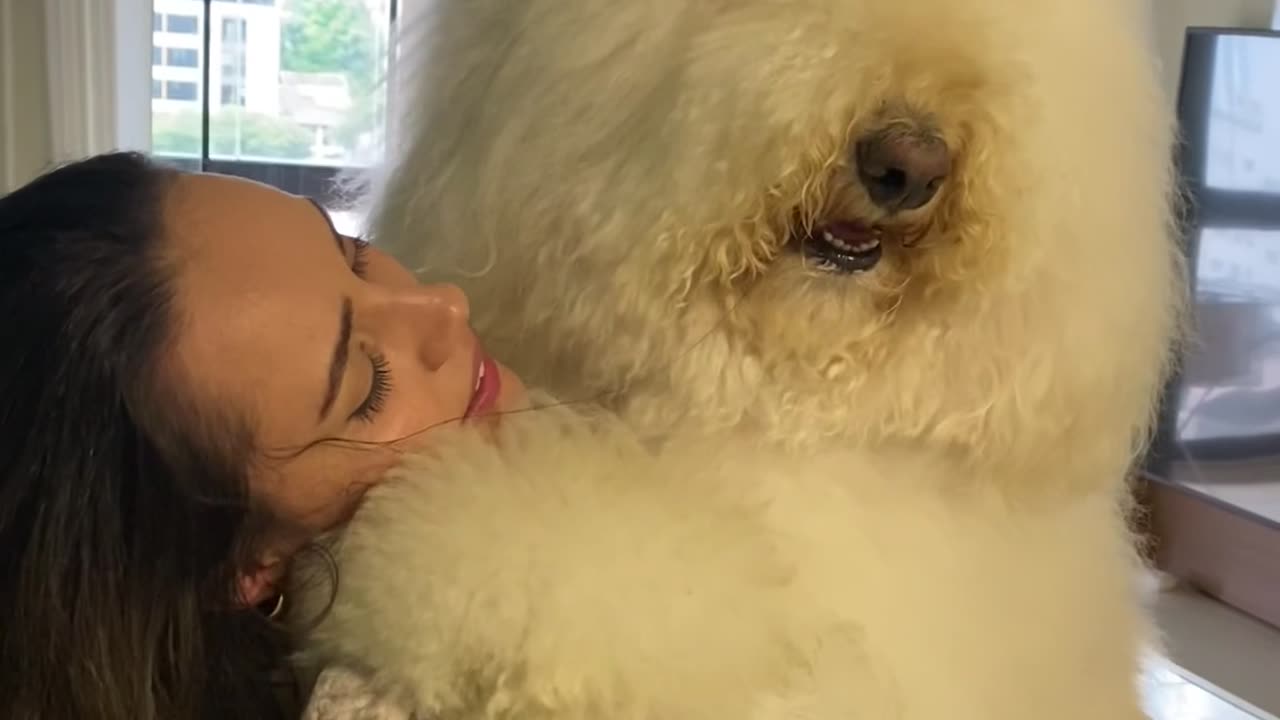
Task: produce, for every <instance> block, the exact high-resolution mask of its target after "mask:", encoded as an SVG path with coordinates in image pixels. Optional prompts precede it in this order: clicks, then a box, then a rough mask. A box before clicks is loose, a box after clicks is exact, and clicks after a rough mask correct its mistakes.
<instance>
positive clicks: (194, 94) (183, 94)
mask: <svg viewBox="0 0 1280 720" xmlns="http://www.w3.org/2000/svg"><path fill="white" fill-rule="evenodd" d="M164 96H165V97H166V98H168V99H170V100H182V101H192V102H195V101H196V100H199V99H200V86H199V85H197V84H196V83H193V82H174V81H169V82H166V83H165V84H164Z"/></svg>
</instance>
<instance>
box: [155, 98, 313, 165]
mask: <svg viewBox="0 0 1280 720" xmlns="http://www.w3.org/2000/svg"><path fill="white" fill-rule="evenodd" d="M237 140H238V142H237ZM311 141H312V137H311V133H310V132H308V131H307V129H306V128H304V127H301V126H300V125H298V124H297V123H294V122H292V121H289V120H286V119H284V118H279V117H273V116H271V115H261V114H257V113H250V112H244V111H241V110H223V111H220V112H215V113H214V114H213V115H212V116H211V117H210V118H209V154H210V155H213V156H222V157H231V156H237V155H239V156H249V157H261V158H272V159H279V160H305V159H306V158H308V157H310V155H311ZM151 146H152V149H153V150H154V151H155V152H156V153H158V154H161V155H165V154H168V155H188V156H189V155H199V154H200V113H199V112H197V111H182V112H176V113H157V114H156V115H155V116H154V118H153V121H152V129H151Z"/></svg>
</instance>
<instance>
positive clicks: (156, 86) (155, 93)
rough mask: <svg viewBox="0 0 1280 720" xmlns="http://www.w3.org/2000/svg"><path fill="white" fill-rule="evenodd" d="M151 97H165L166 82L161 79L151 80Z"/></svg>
mask: <svg viewBox="0 0 1280 720" xmlns="http://www.w3.org/2000/svg"><path fill="white" fill-rule="evenodd" d="M151 97H152V99H155V98H160V97H164V83H162V82H160V81H159V80H152V81H151Z"/></svg>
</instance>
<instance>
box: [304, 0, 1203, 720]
mask: <svg viewBox="0 0 1280 720" xmlns="http://www.w3.org/2000/svg"><path fill="white" fill-rule="evenodd" d="M1147 5H1148V4H1147V3H1145V2H1142V1H1141V0H1076V1H1075V2H1070V3H1064V2H1059V1H1058V0H1023V1H1022V2H1017V3H1010V2H1008V1H1007V0H916V1H915V2H910V3H898V2H889V1H888V0H734V1H733V2H726V1H724V0H711V1H694V0H650V1H649V2H643V3H616V2H605V1H604V0H525V1H524V2H517V3H512V2H500V1H498V0H434V2H432V3H428V4H427V5H426V9H425V13H424V15H423V17H422V18H421V21H422V23H423V25H422V26H421V29H422V30H423V31H424V34H423V35H421V36H420V42H418V43H416V44H415V47H418V48H421V50H422V54H421V55H417V56H410V57H407V59H406V60H405V63H406V64H405V65H403V66H402V67H405V68H407V69H408V71H409V72H407V73H406V74H405V75H404V78H405V79H406V80H408V81H409V82H410V83H411V84H412V85H413V86H414V87H415V88H416V92H415V93H414V94H413V100H412V103H411V104H410V105H409V106H407V107H405V108H403V109H402V112H401V113H400V115H399V117H400V121H401V122H402V123H403V126H402V129H403V136H404V138H405V144H404V146H403V147H401V148H399V149H398V150H397V151H396V152H395V153H393V154H394V156H395V159H394V160H393V161H392V162H391V164H390V167H389V168H388V170H387V172H386V174H385V176H384V177H383V178H382V180H381V181H380V182H379V183H378V185H377V187H376V197H377V205H376V208H375V209H376V213H375V214H376V218H377V222H376V234H375V236H376V240H377V242H379V243H380V244H382V245H384V246H386V247H388V248H390V249H391V250H392V251H393V252H394V253H395V254H396V255H398V256H399V257H400V259H402V260H403V261H405V262H406V263H408V264H409V265H410V266H411V267H413V268H415V269H416V270H417V271H418V272H419V273H420V275H421V276H422V277H423V278H424V279H426V280H431V281H450V282H455V283H458V284H459V285H461V286H462V287H463V288H464V289H465V290H466V291H467V292H468V294H469V295H470V296H471V298H472V300H473V307H474V310H473V322H474V324H475V326H476V328H477V330H478V331H479V333H480V335H481V337H482V339H483V340H484V342H485V344H486V347H487V348H488V349H489V350H490V351H491V352H493V353H494V354H495V355H497V356H499V357H501V358H503V359H504V360H505V361H506V362H508V363H509V364H510V365H511V366H512V367H513V368H514V369H515V370H516V371H517V372H518V373H519V374H521V375H522V376H523V377H524V378H525V379H526V380H528V381H530V382H531V383H532V384H534V385H536V386H538V387H541V388H544V389H546V390H547V391H549V392H550V393H551V394H552V396H554V398H556V399H557V400H558V401H560V402H564V403H568V404H570V405H571V406H574V407H577V408H583V407H585V406H590V407H591V408H592V409H591V410H590V411H587V410H570V409H567V408H561V409H548V410H545V411H544V412H541V413H533V414H531V416H530V417H524V418H508V419H506V420H505V421H504V423H503V426H504V428H503V430H502V432H501V433H500V437H499V440H498V447H497V449H496V450H495V448H494V447H493V446H491V445H486V444H481V443H478V442H472V441H469V440H467V439H466V438H465V437H458V438H456V439H455V440H454V441H453V442H451V443H450V444H449V447H450V449H449V450H448V451H447V452H446V451H443V450H441V451H436V452H433V453H432V454H431V456H430V457H420V458H411V459H409V460H407V461H406V463H405V464H404V465H403V467H401V468H400V469H399V470H397V471H396V473H394V475H393V477H392V478H391V479H390V480H389V481H388V482H387V483H384V485H383V486H382V487H380V488H378V489H376V490H374V491H372V492H371V493H370V495H369V496H368V500H367V502H366V503H365V506H364V507H363V508H362V509H361V510H360V511H359V512H358V513H357V515H356V517H355V518H354V519H353V521H352V524H351V526H350V528H349V529H348V530H347V531H346V532H345V533H344V534H343V535H342V536H341V537H339V538H336V539H335V541H334V542H335V545H334V549H333V553H334V557H335V559H336V560H337V562H338V568H339V575H340V578H341V582H340V584H339V585H338V587H337V590H336V593H335V594H334V596H333V597H332V598H328V600H330V601H331V604H332V607H331V608H329V612H327V613H326V614H324V619H323V620H322V621H321V622H320V624H319V625H318V627H317V628H315V630H314V631H313V632H312V633H311V634H310V635H309V637H308V641H307V647H308V656H309V657H310V658H311V662H315V663H318V664H338V665H345V666H349V667H356V668H358V669H360V671H361V672H363V673H365V674H366V675H367V676H368V677H369V678H370V682H371V683H373V684H374V685H375V686H377V687H378V688H380V689H381V690H382V691H385V692H386V693H388V694H391V695H394V696H396V697H399V698H401V699H403V701H404V702H405V703H406V704H407V706H410V707H413V708H416V709H418V710H422V711H427V712H430V713H432V714H434V715H440V716H456V717H499V716H501V717H511V718H533V717H539V718H557V719H558V718H566V719H568V718H575V719H576V718H586V717H594V718H602V717H603V718H610V720H615V719H622V718H641V717H644V718H656V717H665V718H678V719H681V720H683V719H685V718H689V719H693V718H702V717H713V716H714V717H736V716H742V715H744V714H747V715H751V716H753V717H757V718H761V719H762V720H766V719H767V720H774V719H781V718H805V719H809V718H812V719H813V720H826V719H827V718H832V719H834V718H842V717H857V718H875V719H876V720H880V719H882V718H903V719H904V720H925V719H929V720H934V719H936V718H940V717H948V718H951V719H953V720H968V719H970V718H972V719H973V720H977V719H978V718H982V719H983V720H1014V718H1017V719H1018V720H1023V719H1025V718H1027V717H1038V718H1042V719H1047V718H1052V719H1054V720H1056V719H1058V718H1061V719H1062V720H1067V719H1068V718H1071V719H1072V720H1076V719H1078V718H1082V717H1088V718H1097V719H1099V720H1119V719H1121V718H1124V719H1126V720H1133V719H1134V718H1139V717H1141V716H1142V711H1141V709H1140V698H1139V693H1138V683H1137V675H1138V672H1139V664H1140V658H1141V655H1142V652H1143V649H1144V647H1145V646H1147V645H1149V644H1151V643H1154V642H1155V638H1154V637H1153V636H1152V633H1151V630H1150V628H1149V627H1148V623H1147V619H1146V615H1145V612H1144V611H1143V608H1142V607H1141V602H1140V598H1139V590H1138V573H1137V570H1138V569H1139V568H1140V567H1141V561H1140V558H1139V555H1138V552H1137V547H1136V542H1135V538H1133V537H1132V536H1131V534H1130V531H1129V529H1128V526H1127V524H1126V519H1127V518H1126V514H1127V512H1128V510H1129V491H1128V484H1127V478H1128V475H1129V473H1130V472H1131V470H1132V465H1133V462H1134V459H1135V458H1136V457H1137V456H1138V454H1139V453H1140V451H1141V450H1142V448H1143V446H1144V444H1145V442H1146V439H1147V437H1148V435H1149V431H1150V428H1151V425H1152V422H1153V419H1154V416H1155V409H1156V406H1157V400H1158V395H1159V390H1160V389H1161V386H1162V383H1163V381H1164V379H1165V377H1166V375H1167V372H1168V370H1169V367H1170V365H1171V363H1172V359H1173V357H1174V350H1175V348H1176V345H1177V343H1176V341H1177V339H1178V338H1179V336H1180V329H1181V326H1182V320H1183V308H1182V305H1183V295H1184V284H1185V283H1184V280H1183V274H1184V273H1183V269H1182V263H1181V256H1180V250H1179V248H1178V244H1177V242H1176V227H1175V223H1174V222H1173V217H1174V213H1173V212H1172V210H1173V205H1174V201H1175V193H1174V187H1175V183H1174V172H1173V168H1172V162H1171V161H1172V156H1173V155H1172V142H1173V122H1172V119H1171V107H1170V103H1169V102H1168V99H1167V98H1165V97H1164V96H1163V94H1162V92H1161V90H1160V87H1159V82H1158V72H1157V68H1156V67H1155V63H1154V61H1153V58H1152V55H1151V53H1150V52H1149V41H1148V40H1149V39H1148V38H1147V30H1146V28H1147V27H1148V25H1149V24H1150V19H1149V17H1148V12H1149V10H1148V7H1147ZM548 404H550V403H548ZM601 411H604V412H601ZM300 575H306V572H305V571H301V572H300ZM303 595H304V596H306V595H307V593H305V592H304V593H303ZM323 599H324V598H320V600H323ZM320 600H317V598H316V597H315V593H311V596H309V597H305V598H304V600H303V602H302V605H303V606H304V607H312V608H313V609H314V608H315V607H318V606H317V605H316V603H317V602H320Z"/></svg>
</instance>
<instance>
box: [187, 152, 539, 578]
mask: <svg viewBox="0 0 1280 720" xmlns="http://www.w3.org/2000/svg"><path fill="white" fill-rule="evenodd" d="M165 220H166V234H167V237H168V238H169V241H170V243H171V248H172V258H173V259H174V260H175V261H176V265H175V267H176V268H177V271H176V286H177V292H178V312H179V314H180V315H179V321H178V326H177V327H178V330H177V334H176V337H175V343H174V347H173V353H174V355H173V358H172V359H173V361H174V362H173V365H172V366H173V368H174V371H175V372H176V373H177V380H178V382H180V383H183V385H184V386H189V387H193V388H194V391H195V392H196V393H197V397H198V398H199V399H201V400H203V401H205V402H217V403H219V404H221V405H222V406H226V405H227V404H229V405H230V407H232V408H233V409H234V410H236V411H238V412H239V413H241V414H243V415H244V416H245V417H247V418H248V419H249V421H250V423H251V426H252V427H253V428H254V431H255V433H256V436H255V439H256V440H257V444H258V446H259V447H260V448H262V449H263V450H264V455H265V457H263V458H262V459H261V462H259V463H258V466H257V467H255V468H254V470H253V471H252V473H251V485H252V489H253V491H254V493H255V496H256V497H258V498H259V499H260V502H263V503H265V504H266V506H267V508H269V510H270V511H271V513H272V514H273V515H274V516H275V517H276V519H277V521H276V525H277V527H274V528H272V529H271V530H269V532H268V537H267V538H266V539H265V541H264V547H263V548H262V551H261V557H260V560H259V564H260V566H259V567H257V568H250V569H249V570H248V571H247V572H246V578H245V582H244V583H242V591H243V592H244V594H245V596H246V599H247V600H249V601H251V602H256V601H259V600H261V599H262V598H264V597H267V596H268V595H269V594H270V592H271V586H272V585H273V584H274V582H275V581H276V580H277V579H278V577H279V575H280V573H281V571H282V569H283V564H282V563H283V561H284V560H287V559H288V557H289V556H290V555H292V554H293V553H294V552H295V551H296V550H297V549H298V548H300V547H301V546H303V545H304V544H306V543H307V542H308V541H310V540H311V539H313V538H314V537H315V536H316V535H317V534H319V533H321V532H323V531H325V530H328V529H330V528H332V527H334V526H335V525H337V524H339V523H341V522H342V521H343V520H345V519H346V518H347V517H348V516H349V515H350V513H351V512H352V511H353V510H354V508H355V505H356V503H357V502H358V501H359V499H360V497H361V495H362V494H363V492H364V490H366V489H367V488H368V487H369V486H370V485H371V484H372V483H375V482H376V481H377V480H378V478H379V477H380V475H381V474H382V473H383V472H384V471H385V470H386V469H388V467H389V466H390V465H391V464H393V463H394V462H395V460H396V449H403V448H405V447H415V446H419V445H421V444H422V443H424V442H428V443H429V442H430V435H431V433H430V432H424V431H428V430H429V429H430V428H432V427H436V426H439V425H442V424H445V423H449V422H454V421H459V420H462V421H463V422H473V421H474V422H477V423H478V424H480V425H481V426H483V425H484V424H485V423H488V422H492V421H494V420H495V419H496V414H497V413H501V412H504V411H510V410H517V409H520V408H522V407H524V406H525V405H526V403H527V399H526V396H525V392H524V388H523V387H522V385H521V383H520V381H519V380H518V379H517V378H516V377H515V375H513V374H512V373H511V372H510V371H509V370H507V369H506V368H504V367H502V366H501V365H497V364H495V363H493V361H492V360H490V359H489V358H488V357H487V356H486V355H485V354H484V351H483V350H482V349H481V347H480V345H479V343H478V342H477V340H476V336H475V335H474V334H473V332H472V331H471V329H470V327H469V325H468V322H467V317H468V308H467V299H466V297H465V296H464V295H463V294H462V292H461V291H460V290H458V289H457V288H455V287H453V286H449V285H420V284H418V282H417V281H416V280H415V279H414V277H413V276H412V275H411V274H410V273H409V272H408V271H407V270H406V269H405V268H404V267H402V266H401V265H400V264H399V263H397V262H396V261H395V260H392V259H391V258H390V257H389V256H387V255H384V254H383V253H380V252H378V251H377V250H375V249H373V248H372V247H367V246H364V245H363V244H362V243H361V242H359V241H357V240H353V239H351V238H346V237H342V236H341V235H339V234H338V233H337V232H336V231H335V230H334V228H333V225H332V223H331V222H330V220H329V218H328V216H327V215H326V214H325V213H324V211H323V210H321V209H320V208H318V207H317V206H316V204H314V203H313V202H312V201H310V200H308V199H305V198H300V197H296V196H293V195H288V194H285V193H282V192H280V191H278V190H275V189H272V188H269V187H267V186H264V185H259V184H257V183H253V182H250V181H246V180H241V179H237V178H229V177H223V176H216V175H186V176H183V177H181V178H180V179H179V180H178V181H177V183H176V186H175V187H174V189H173V192H172V193H171V194H170V196H169V201H168V206H167V208H166V217H165ZM495 376H496V377H495ZM329 439H341V440H350V441H356V443H343V442H318V441H322V440H329ZM388 443H391V444H393V447H389V446H387V444H388ZM304 448H305V450H304ZM393 448H394V449H393ZM299 451H300V452H299Z"/></svg>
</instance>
